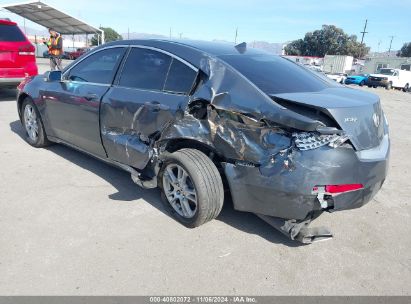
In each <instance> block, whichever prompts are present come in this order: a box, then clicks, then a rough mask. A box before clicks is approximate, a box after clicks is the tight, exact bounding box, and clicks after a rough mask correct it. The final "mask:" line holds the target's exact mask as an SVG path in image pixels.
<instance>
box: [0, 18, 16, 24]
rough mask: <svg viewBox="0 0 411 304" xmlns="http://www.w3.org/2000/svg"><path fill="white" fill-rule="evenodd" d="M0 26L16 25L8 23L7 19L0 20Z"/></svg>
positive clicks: (11, 22)
mask: <svg viewBox="0 0 411 304" xmlns="http://www.w3.org/2000/svg"><path fill="white" fill-rule="evenodd" d="M0 24H4V25H17V23H16V22H13V21H10V20H9V19H0Z"/></svg>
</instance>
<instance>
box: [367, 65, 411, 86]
mask: <svg viewBox="0 0 411 304" xmlns="http://www.w3.org/2000/svg"><path fill="white" fill-rule="evenodd" d="M367 85H368V86H369V87H371V86H373V87H377V86H379V87H385V88H386V89H387V90H389V89H391V88H396V89H402V90H403V91H404V92H407V91H408V89H409V88H410V86H411V71H405V70H400V69H389V68H384V69H380V70H379V73H378V74H371V75H370V76H369V77H368V81H367Z"/></svg>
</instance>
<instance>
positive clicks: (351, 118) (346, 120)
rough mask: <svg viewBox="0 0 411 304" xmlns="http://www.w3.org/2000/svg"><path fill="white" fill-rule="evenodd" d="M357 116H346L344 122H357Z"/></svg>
mask: <svg viewBox="0 0 411 304" xmlns="http://www.w3.org/2000/svg"><path fill="white" fill-rule="evenodd" d="M357 120H358V118H357V117H346V118H344V122H357Z"/></svg>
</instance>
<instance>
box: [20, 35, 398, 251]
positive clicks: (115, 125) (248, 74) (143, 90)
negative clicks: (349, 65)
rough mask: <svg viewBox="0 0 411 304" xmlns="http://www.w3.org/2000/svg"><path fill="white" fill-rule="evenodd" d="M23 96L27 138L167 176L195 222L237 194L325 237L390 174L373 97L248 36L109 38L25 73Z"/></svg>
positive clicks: (184, 219) (151, 182)
mask: <svg viewBox="0 0 411 304" xmlns="http://www.w3.org/2000/svg"><path fill="white" fill-rule="evenodd" d="M17 107H18V113H19V116H20V120H21V122H22V124H23V126H24V127H25V129H26V131H27V140H28V142H29V143H30V144H31V145H33V146H35V147H44V146H46V145H48V144H50V142H56V143H63V144H66V145H69V146H71V147H73V148H75V149H78V150H80V151H83V152H86V153H88V154H90V155H93V156H95V157H97V158H99V159H101V160H103V161H105V162H108V163H110V164H113V165H115V166H118V167H120V168H122V169H124V170H127V171H128V172H130V173H131V178H132V179H133V181H134V182H135V183H136V184H137V185H139V186H141V187H143V188H156V187H160V188H161V190H162V196H163V201H164V203H165V206H166V208H168V209H169V210H170V212H171V214H172V215H173V216H174V217H175V218H176V219H177V220H178V221H180V222H181V223H183V224H184V225H186V226H188V227H196V226H199V225H201V224H204V223H205V222H207V221H210V220H212V219H214V218H216V217H217V216H218V214H219V213H220V211H221V208H222V206H223V202H224V196H229V195H230V196H231V198H232V201H233V205H234V208H235V209H236V210H240V211H247V212H253V213H255V214H257V215H258V216H260V217H261V218H262V219H264V220H265V221H267V222H269V223H270V224H271V225H272V226H274V227H275V228H277V229H278V230H279V231H281V232H282V233H284V234H286V235H287V236H289V237H290V238H291V239H295V240H298V241H301V242H303V243H310V242H312V241H315V240H320V239H324V238H329V237H330V236H331V233H330V232H329V231H328V229H326V228H310V227H309V224H310V222H311V221H312V220H313V219H315V218H316V217H318V216H319V215H320V214H321V213H322V212H324V211H328V212H333V211H338V210H346V209H352V208H358V207H360V206H362V205H364V204H365V203H367V202H368V201H370V200H371V199H372V198H373V196H374V195H375V194H376V193H377V191H378V190H379V189H380V188H381V186H382V184H383V182H384V179H385V177H386V174H387V166H388V156H389V148H390V143H389V136H388V124H387V121H386V119H385V116H384V113H383V111H382V109H381V105H380V101H379V98H378V97H377V96H376V95H373V94H369V93H366V92H364V91H359V90H355V89H350V88H347V87H345V86H342V85H339V84H336V83H335V82H331V81H329V80H327V79H326V78H325V77H323V76H321V75H319V74H316V73H314V72H312V71H309V70H308V69H306V68H304V67H302V66H299V65H297V64H295V63H292V62H290V61H288V60H286V59H284V58H281V57H279V56H274V55H270V54H267V53H265V52H263V51H259V50H256V49H248V48H247V46H246V45H245V44H240V45H237V46H233V45H229V44H216V43H209V42H199V41H182V42H181V41H179V42H173V41H164V40H133V41H117V42H113V43H109V44H105V45H103V46H100V47H98V48H95V49H94V50H93V51H91V52H89V53H87V54H85V55H84V56H83V57H81V58H79V59H78V60H77V61H75V62H73V63H72V64H71V65H69V66H67V67H66V68H65V70H64V71H62V72H60V71H53V72H48V73H46V74H45V75H40V76H37V77H33V78H28V79H26V80H25V81H23V82H22V83H21V84H20V85H19V92H18V98H17ZM348 224H349V223H347V225H348Z"/></svg>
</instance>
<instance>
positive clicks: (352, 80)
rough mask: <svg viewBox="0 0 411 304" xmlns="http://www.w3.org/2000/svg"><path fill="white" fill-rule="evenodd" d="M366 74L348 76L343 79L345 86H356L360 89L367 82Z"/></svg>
mask: <svg viewBox="0 0 411 304" xmlns="http://www.w3.org/2000/svg"><path fill="white" fill-rule="evenodd" d="M368 76H369V75H368V74H359V75H350V76H347V78H346V79H345V84H358V85H359V86H360V87H362V86H363V85H365V84H366V83H367V80H368Z"/></svg>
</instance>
